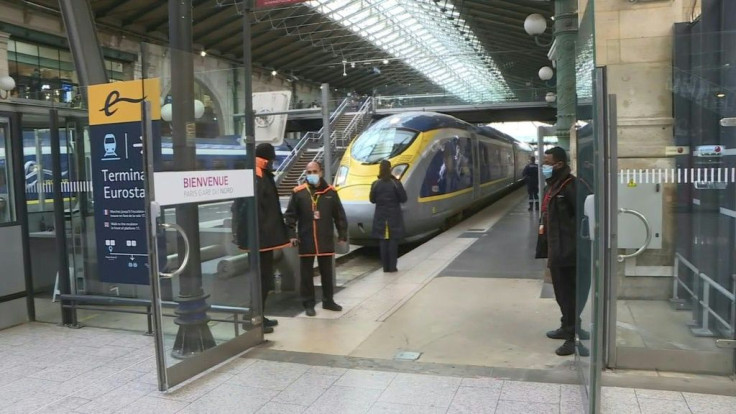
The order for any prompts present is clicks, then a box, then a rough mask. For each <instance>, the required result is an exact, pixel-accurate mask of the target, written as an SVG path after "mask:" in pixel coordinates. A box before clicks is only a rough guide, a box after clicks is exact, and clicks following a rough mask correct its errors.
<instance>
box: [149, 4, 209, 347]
mask: <svg viewBox="0 0 736 414" xmlns="http://www.w3.org/2000/svg"><path fill="white" fill-rule="evenodd" d="M169 47H170V56H171V97H172V101H171V106H172V111H171V126H172V129H171V137H172V142H173V149H174V165H175V166H176V168H178V170H179V171H193V170H195V168H196V152H195V138H196V128H195V124H194V61H193V58H192V50H193V46H192V0H169ZM154 102H155V101H154ZM176 222H177V224H178V225H180V226H181V227H182V228H183V229H184V232H185V233H186V234H187V237H188V238H189V244H190V246H191V247H192V248H191V249H190V251H189V264H188V265H187V267H186V268H185V270H184V272H183V273H181V275H180V280H179V296H178V297H177V298H176V299H175V301H176V302H177V304H178V306H177V308H176V310H175V312H174V313H175V314H176V319H175V321H174V322H175V323H176V324H177V325H178V326H179V330H178V332H177V334H176V341H175V342H174V348H173V350H172V351H171V353H172V356H174V357H175V358H187V357H190V356H193V355H196V354H199V353H201V352H202V351H205V350H206V349H209V348H212V347H214V346H215V345H216V344H215V340H214V338H213V336H212V332H211V331H210V328H209V326H208V325H207V323H208V322H209V320H210V319H209V316H208V315H207V311H208V310H209V308H210V306H209V304H207V298H208V295H205V293H204V290H203V289H202V269H201V266H200V264H201V257H200V251H199V210H198V206H197V205H196V204H184V205H180V206H177V207H176ZM178 246H179V252H178V253H179V263H181V262H182V260H183V258H184V254H185V252H184V243H182V242H179V243H178Z"/></svg>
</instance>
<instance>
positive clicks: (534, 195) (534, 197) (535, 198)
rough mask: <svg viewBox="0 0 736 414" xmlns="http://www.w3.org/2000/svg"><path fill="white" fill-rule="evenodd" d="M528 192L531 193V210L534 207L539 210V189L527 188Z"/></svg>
mask: <svg viewBox="0 0 736 414" xmlns="http://www.w3.org/2000/svg"><path fill="white" fill-rule="evenodd" d="M526 191H527V193H529V208H532V206H533V205H536V208H539V187H530V186H526Z"/></svg>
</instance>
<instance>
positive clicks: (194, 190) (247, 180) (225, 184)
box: [153, 170, 253, 206]
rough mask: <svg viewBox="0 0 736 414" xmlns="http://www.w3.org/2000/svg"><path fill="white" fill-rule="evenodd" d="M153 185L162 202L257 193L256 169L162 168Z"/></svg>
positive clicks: (222, 198) (170, 202)
mask: <svg viewBox="0 0 736 414" xmlns="http://www.w3.org/2000/svg"><path fill="white" fill-rule="evenodd" d="M153 186H154V191H155V192H156V197H155V199H156V202H157V203H159V204H160V205H161V206H171V205H175V204H186V203H207V202H212V201H219V200H230V199H233V198H241V197H253V170H215V171H171V172H159V173H154V174H153Z"/></svg>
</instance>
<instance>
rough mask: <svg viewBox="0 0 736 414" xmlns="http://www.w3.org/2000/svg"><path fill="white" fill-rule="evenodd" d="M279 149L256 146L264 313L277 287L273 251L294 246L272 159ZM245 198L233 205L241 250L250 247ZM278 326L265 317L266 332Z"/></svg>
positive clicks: (269, 145) (273, 320)
mask: <svg viewBox="0 0 736 414" xmlns="http://www.w3.org/2000/svg"><path fill="white" fill-rule="evenodd" d="M275 158H276V151H275V150H274V148H273V146H272V145H271V144H267V143H264V144H259V145H258V146H257V147H256V193H257V195H258V197H257V200H258V245H259V251H260V256H259V257H260V264H261V299H262V302H261V303H262V305H263V311H264V314H265V309H266V298H267V297H268V292H270V291H272V290H274V279H273V252H274V251H275V250H278V249H283V248H284V247H288V246H290V245H291V243H290V242H289V237H288V232H287V229H286V225H284V216H283V214H281V203H280V202H279V194H278V191H277V189H276V183H275V182H274V178H273V177H274V175H273V160H274V159H275ZM242 205H243V203H242V200H239V201H236V202H235V203H234V204H233V209H234V210H235V211H234V213H236V214H234V216H235V217H237V222H236V223H234V227H235V228H236V233H235V234H236V243H237V245H238V247H239V248H240V249H242V250H247V249H248V228H247V222H248V221H247V219H246V218H245V217H243V215H244V214H245V213H246V212H245V209H243V208H242ZM276 325H278V321H277V320H275V319H268V318H266V317H264V318H263V332H265V333H271V332H273V327H274V326H276Z"/></svg>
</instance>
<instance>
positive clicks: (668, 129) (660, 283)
mask: <svg viewBox="0 0 736 414" xmlns="http://www.w3.org/2000/svg"><path fill="white" fill-rule="evenodd" d="M585 3H589V2H588V1H585ZM697 3H698V4H699V3H700V2H697ZM594 7H595V37H596V39H595V42H596V64H597V65H598V66H606V67H607V70H608V79H607V81H608V93H611V94H616V96H617V101H618V105H617V111H618V120H617V121H618V155H619V160H618V167H619V169H628V168H670V167H673V166H674V160H673V159H672V158H668V157H666V156H665V148H666V147H667V146H671V145H673V114H672V91H671V84H672V42H673V27H674V23H678V22H684V21H690V20H691V14H695V15H697V14H699V6H696V9H695V12H694V13H693V9H692V7H693V0H662V1H652V2H643V3H631V2H629V1H623V0H595V5H594ZM673 198H674V187H673V186H671V185H665V186H664V200H663V205H664V208H663V210H664V211H663V212H662V214H663V225H664V226H663V234H662V236H663V248H662V249H661V250H648V251H647V252H646V253H645V254H644V255H642V256H641V257H639V258H638V260H637V264H638V265H640V266H647V268H648V269H655V268H657V267H660V266H672V260H673V244H674V233H675V232H674V228H675V220H674V214H673V206H674V203H673V202H672V200H673ZM642 269H645V268H642ZM662 270H666V269H662V268H660V269H659V271H662ZM637 273H639V274H640V275H641V276H630V275H625V274H624V266H620V267H619V283H618V286H619V296H620V297H625V298H644V299H655V298H656V299H665V298H668V297H669V296H670V295H671V289H672V288H671V284H672V281H671V278H669V277H661V276H657V277H655V276H653V275H652V276H647V275H646V271H644V272H637ZM642 274H643V275H642Z"/></svg>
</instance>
